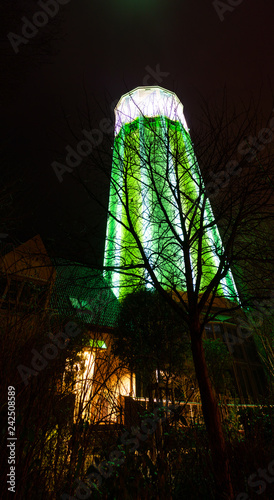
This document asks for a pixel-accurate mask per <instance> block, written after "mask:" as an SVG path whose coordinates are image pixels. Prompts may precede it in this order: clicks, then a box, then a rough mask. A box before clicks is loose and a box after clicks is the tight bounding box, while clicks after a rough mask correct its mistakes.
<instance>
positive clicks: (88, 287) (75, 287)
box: [51, 259, 120, 327]
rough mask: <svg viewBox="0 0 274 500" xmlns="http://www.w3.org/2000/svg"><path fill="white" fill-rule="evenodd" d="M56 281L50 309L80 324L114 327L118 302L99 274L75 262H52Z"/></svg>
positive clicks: (59, 260)
mask: <svg viewBox="0 0 274 500" xmlns="http://www.w3.org/2000/svg"><path fill="white" fill-rule="evenodd" d="M54 266H55V269H56V279H55V284H54V288H53V292H52V296H51V307H53V308H54V309H57V311H58V313H59V314H61V315H64V316H66V317H72V316H73V317H74V318H75V319H77V318H79V320H81V321H82V322H85V323H88V324H92V325H96V326H101V327H114V326H115V324H116V319H117V316H118V312H119V307H120V306H119V301H118V299H117V298H116V297H115V295H114V294H113V292H112V290H111V289H110V288H109V287H108V285H107V283H106V281H105V280H104V278H103V276H102V273H101V272H99V271H97V270H94V269H90V268H89V267H86V266H84V265H82V264H79V263H77V262H71V261H68V260H65V259H55V261H54Z"/></svg>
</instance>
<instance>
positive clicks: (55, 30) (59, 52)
mask: <svg viewBox="0 0 274 500" xmlns="http://www.w3.org/2000/svg"><path fill="white" fill-rule="evenodd" d="M66 1H67V0H62V2H63V5H60V6H59V11H58V13H56V15H53V16H52V18H50V19H49V21H48V22H47V23H46V24H45V26H44V27H39V28H38V29H37V33H36V34H35V35H34V36H32V37H31V38H29V39H28V40H26V39H25V41H26V43H20V44H19V45H18V53H15V51H14V49H13V48H12V46H11V43H10V41H9V40H8V38H7V34H8V33H10V32H13V33H15V34H17V35H21V36H22V28H23V25H24V23H23V21H22V19H21V18H22V16H25V17H26V18H27V19H28V20H29V21H32V18H33V16H35V14H36V13H37V12H39V11H41V10H43V9H42V8H41V3H43V0H42V2H40V4H39V2H38V3H37V2H35V1H32V2H31V1H27V0H25V1H23V0H22V1H19V0H14V1H11V0H2V2H1V12H0V14H1V38H0V41H1V46H0V56H1V59H2V63H1V67H2V70H1V76H0V82H1V87H2V92H1V96H2V99H1V118H2V132H1V144H2V145H1V150H2V152H1V158H2V162H1V181H2V184H5V183H6V184H7V183H10V179H11V178H12V179H13V180H14V179H19V181H18V185H17V188H16V189H17V191H16V193H17V194H16V196H14V197H13V203H14V207H15V208H16V212H15V213H16V218H18V221H17V222H16V221H15V223H14V224H13V225H14V228H15V229H17V230H15V229H14V228H12V229H11V232H12V231H13V232H14V234H16V235H17V236H18V237H19V238H21V240H22V241H23V240H24V239H26V238H27V237H29V236H32V235H34V234H35V233H38V232H39V233H40V234H41V235H42V237H43V239H44V240H45V241H46V242H47V245H48V248H49V249H52V250H54V251H55V252H57V253H59V254H62V255H64V256H68V257H72V258H77V259H78V260H81V259H84V260H86V261H89V262H92V261H93V260H94V259H98V256H99V255H100V254H101V251H102V238H103V234H104V224H105V216H104V214H103V212H102V210H99V208H98V206H97V205H96V204H95V203H94V202H91V200H90V199H89V198H88V197H87V196H85V194H84V191H83V189H82V188H80V187H79V185H78V183H77V182H76V181H75V180H74V179H72V178H71V177H70V175H69V174H68V175H64V180H63V182H62V183H60V182H59V181H58V179H57V177H56V175H55V173H54V171H53V169H52V167H51V163H52V162H53V161H54V160H57V161H62V157H63V158H65V154H66V152H65V146H66V145H67V144H70V145H71V146H72V147H74V145H75V144H77V137H78V140H79V139H80V138H81V130H82V128H83V126H82V123H87V110H88V111H89V115H90V122H89V123H90V127H89V128H98V127H99V123H100V120H101V119H102V118H103V117H104V116H109V117H110V116H111V110H110V103H111V102H112V101H113V100H115V99H118V98H119V97H120V96H121V95H122V94H123V93H125V92H127V91H129V90H131V89H132V88H134V87H136V86H139V85H143V84H149V85H155V84H156V85H157V84H159V85H161V86H162V87H165V88H167V89H170V90H173V91H175V92H176V93H177V95H178V97H179V99H180V100H181V102H182V103H183V105H184V108H185V114H186V118H187V121H188V123H189V125H190V129H191V128H192V127H195V126H196V125H197V124H198V123H199V116H200V107H201V99H205V100H206V101H207V102H212V104H214V105H216V104H218V102H219V100H220V99H221V96H222V93H223V89H224V87H225V86H226V88H227V90H228V96H229V100H230V102H231V103H232V102H234V101H235V102H239V101H240V100H247V99H248V98H249V97H250V96H254V98H255V99H257V98H259V95H260V96H261V100H262V106H263V109H264V111H265V113H266V114H269V113H270V111H271V109H268V108H269V107H271V84H273V77H274V68H273V49H274V38H273V18H274V3H273V0H260V1H258V0H242V1H236V0H234V1H232V0H231V1H229V0H225V1H224V2H216V1H215V2H212V1H211V0H195V1H194V0H115V1H114V0H103V1H101V2H94V1H92V0H69V1H67V3H65V2H66ZM60 2H61V0H60ZM44 3H45V4H46V3H47V1H46V0H45V2H44ZM49 3H51V4H54V1H53V0H52V1H51V2H49ZM225 4H226V5H227V8H225ZM230 4H234V6H232V5H230ZM235 4H238V5H237V6H236V5H235ZM52 8H53V7H52ZM222 10H223V19H221V18H222ZM157 67H158V69H159V70H160V75H159V76H158V77H157V78H156V79H155V77H153V72H155V71H156V69H157ZM87 102H88V104H87ZM65 117H66V118H65ZM66 120H67V121H68V123H69V124H70V127H71V130H72V132H70V130H69V126H68V124H67V123H66ZM87 128H88V127H87ZM73 134H75V136H74V135H73ZM106 135H107V134H106ZM110 140H111V136H108V137H105V141H104V142H103V143H104V144H105V143H106V144H107V146H106V147H107V148H108V151H110V146H109V144H110V142H109V141H110ZM90 168H91V169H92V167H90ZM7 173H9V175H7ZM90 178H91V179H92V172H91V177H90ZM98 183H100V179H98V178H94V186H96V190H97V192H99V191H98V189H100V188H98ZM103 192H104V193H105V196H106V195H107V186H103V188H102V193H103ZM102 196H103V194H102ZM16 220H17V219H16ZM98 231H99V232H98Z"/></svg>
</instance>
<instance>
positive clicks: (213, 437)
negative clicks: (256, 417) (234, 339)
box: [191, 329, 234, 500]
mask: <svg viewBox="0 0 274 500" xmlns="http://www.w3.org/2000/svg"><path fill="white" fill-rule="evenodd" d="M197 330H198V331H195V330H194V331H192V332H191V349H192V355H193V361H194V366H195V372H196V377H197V381H198V385H199V389H200V395H201V401H202V410H203V416H204V420H205V425H206V429H207V432H208V436H209V445H210V449H211V453H212V462H213V467H214V476H215V483H216V500H217V499H218V500H220V499H223V500H230V499H233V498H234V496H233V488H232V483H231V477H230V466H229V460H228V455H227V451H226V444H225V439H224V434H223V429H222V423H221V414H220V410H219V407H218V404H217V401H216V397H215V394H214V392H213V388H212V385H211V382H210V379H209V375H208V369H207V365H206V360H205V354H204V349H203V343H202V338H201V336H200V333H199V329H197Z"/></svg>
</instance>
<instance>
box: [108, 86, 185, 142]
mask: <svg viewBox="0 0 274 500" xmlns="http://www.w3.org/2000/svg"><path fill="white" fill-rule="evenodd" d="M114 112H115V135H117V134H118V133H119V132H120V130H121V128H122V126H123V125H125V124H126V123H131V122H132V121H134V120H135V119H136V118H138V117H140V116H148V117H154V116H166V117H167V118H169V119H170V120H174V121H180V122H181V123H182V125H183V127H184V128H185V130H187V131H188V126H187V123H186V119H185V116H184V107H183V105H182V103H181V102H180V101H179V99H178V97H177V96H176V94H174V92H171V91H170V90H166V89H163V88H162V87H158V86H153V87H137V88H136V89H134V90H131V91H130V92H128V93H127V94H125V95H123V96H122V97H121V99H120V100H119V101H118V103H117V105H116V107H115V110H114Z"/></svg>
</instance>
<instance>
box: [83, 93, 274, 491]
mask: <svg viewBox="0 0 274 500" xmlns="http://www.w3.org/2000/svg"><path fill="white" fill-rule="evenodd" d="M131 99H132V105H135V106H136V107H137V108H138V103H136V102H134V96H131ZM206 111H208V110H206ZM256 112H257V110H256V109H254V108H253V107H252V104H250V107H249V108H248V109H244V110H243V111H241V112H238V113H234V112H233V111H232V112H231V113H230V112H229V110H228V107H227V105H226V103H225V101H224V103H223V109H221V110H219V112H218V113H216V114H215V115H214V113H213V111H212V110H210V111H209V112H208V113H207V114H206V115H205V123H204V124H203V136H202V135H201V134H200V135H198V136H197V135H196V142H195V149H196V144H197V152H198V155H199V164H200V166H199V165H198V161H197V158H196V156H195V154H194V151H193V146H192V141H191V138H190V135H189V131H188V129H187V128H186V126H185V125H184V126H181V124H179V123H178V121H176V120H172V119H169V118H167V116H169V114H168V113H169V112H168V110H166V113H164V112H163V113H162V115H161V116H159V115H160V114H158V115H157V114H156V115H155V114H154V115H153V117H149V116H147V114H146V113H144V112H143V110H142V109H141V108H140V107H139V109H138V113H137V115H138V117H137V118H136V119H134V120H131V119H130V117H129V116H128V120H127V119H126V118H125V120H124V126H122V128H121V129H120V130H116V136H115V141H114V148H113V161H112V170H111V174H110V173H109V171H108V168H107V167H106V165H107V164H108V161H109V151H108V150H107V151H106V150H104V147H103V146H101V147H98V148H97V150H96V151H95V152H93V153H92V154H90V155H89V158H88V159H87V160H86V162H85V180H87V171H88V170H87V168H86V167H88V165H90V164H92V166H93V175H94V172H96V169H97V171H98V172H100V175H102V172H103V173H104V174H105V176H106V179H107V180H108V182H109V183H110V196H109V205H108V208H107V213H108V229H107V237H106V248H105V263H104V269H105V272H106V275H107V277H108V279H109V284H110V286H111V287H112V288H113V290H116V292H117V293H119V294H120V297H121V296H123V295H126V294H127V293H129V292H130V291H132V290H133V289H136V287H137V288H138V287H143V286H145V287H152V288H154V289H156V290H157V291H158V292H159V293H160V294H161V295H162V297H164V298H165V300H166V301H167V303H169V304H170V305H171V306H172V307H173V309H174V310H175V311H176V312H177V313H178V315H179V316H180V317H181V320H182V324H183V325H187V327H188V329H189V333H190V337H191V349H192V355H193V361H194V366H195V372H196V377H197V380H198V384H199V389H200V394H201V401H202V409H203V415H204V420H205V424H206V427H207V431H208V435H209V441H210V448H211V453H212V460H213V464H214V471H215V479H216V491H217V497H218V498H233V489H232V484H231V478H230V467H229V461H228V456H227V451H226V444H225V439H224V434H223V431H222V425H221V416H220V411H219V408H218V405H217V400H216V397H215V393H214V389H213V388H212V384H211V382H210V377H209V372H208V367H207V364H206V361H205V354H204V348H203V341H202V335H203V331H204V328H205V325H206V324H207V323H209V322H212V321H214V320H216V318H218V317H220V315H222V314H224V313H225V314H228V315H229V316H230V317H232V318H233V316H234V314H235V312H237V311H239V314H240V316H242V315H243V311H244V309H243V307H247V306H249V307H250V306H252V304H254V300H255V299H257V300H263V299H264V298H268V297H269V296H270V290H271V287H272V283H271V280H270V279H269V278H268V276H269V272H270V270H271V262H273V261H271V260H269V257H270V248H268V253H269V255H267V258H264V257H263V250H264V246H265V238H266V235H268V234H269V228H270V222H269V221H270V219H271V210H272V202H273V172H272V171H271V166H272V154H273V153H272V152H271V149H272V143H271V141H272V138H273V132H272V129H271V127H272V128H274V126H272V125H271V127H270V128H267V129H266V128H265V127H263V128H261V126H260V124H259V119H258V115H257V114H256ZM137 115H136V116H137ZM117 116H118V118H119V114H118V115H117ZM254 117H255V119H254ZM272 122H273V119H272V121H270V123H271V124H272ZM248 134H253V135H252V136H251V135H248ZM250 138H251V139H250ZM256 138H257V142H256V140H255V139H256ZM258 141H259V143H258ZM260 141H261V142H260ZM255 143H256V144H257V146H256V144H255ZM254 144H255V145H254ZM258 144H259V146H258ZM74 176H75V177H76V178H78V179H79V180H80V182H81V183H82V185H83V186H84V188H85V189H86V190H87V192H89V194H90V195H91V196H92V198H93V199H96V201H97V202H98V204H99V205H100V206H101V207H102V208H105V209H106V207H105V205H104V202H103V201H102V199H100V197H98V195H97V193H96V192H94V191H93V190H92V189H90V188H89V186H90V184H89V183H88V182H86V183H85V182H82V181H81V171H80V169H79V171H77V172H76V171H75V172H74ZM232 273H233V274H232ZM235 324H236V323H235ZM235 330H236V328H235ZM249 330H250V329H249ZM237 332H238V333H237V337H240V342H242V341H243V340H242V339H243V337H244V335H243V331H242V332H241V329H240V328H239V327H238V328H237ZM249 335H250V331H249ZM227 342H228V343H229V342H230V340H229V339H227Z"/></svg>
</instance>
